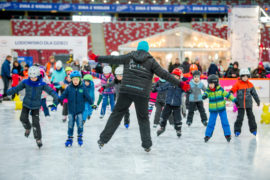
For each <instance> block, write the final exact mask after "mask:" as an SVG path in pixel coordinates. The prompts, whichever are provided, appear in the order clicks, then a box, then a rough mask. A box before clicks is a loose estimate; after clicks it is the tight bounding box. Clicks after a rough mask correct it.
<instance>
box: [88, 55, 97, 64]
mask: <svg viewBox="0 0 270 180" xmlns="http://www.w3.org/2000/svg"><path fill="white" fill-rule="evenodd" d="M89 57H90V59H92V60H94V61H96V62H98V56H97V55H95V54H94V53H92V54H90V56H89Z"/></svg>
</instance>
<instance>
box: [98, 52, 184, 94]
mask: <svg viewBox="0 0 270 180" xmlns="http://www.w3.org/2000/svg"><path fill="white" fill-rule="evenodd" d="M97 60H98V62H101V63H109V64H124V73H123V79H122V86H121V87H120V93H126V94H133V95H137V96H142V97H149V94H150V91H151V88H152V79H153V75H154V74H156V75H157V76H159V77H161V78H162V79H165V80H166V81H169V82H171V83H172V84H173V85H175V86H179V84H180V80H177V79H176V78H174V77H173V76H172V75H171V74H170V73H168V72H167V71H166V70H164V69H163V68H162V67H161V66H160V65H159V64H158V63H157V61H156V60H155V59H154V58H153V57H152V56H151V55H150V54H149V53H148V52H145V51H142V50H138V51H132V52H130V53H128V54H126V55H121V56H98V58H97Z"/></svg>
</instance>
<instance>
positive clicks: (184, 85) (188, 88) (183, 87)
mask: <svg viewBox="0 0 270 180" xmlns="http://www.w3.org/2000/svg"><path fill="white" fill-rule="evenodd" d="M179 87H180V88H182V89H183V90H184V91H185V92H187V91H188V90H190V85H189V84H187V83H186V82H184V81H181V82H180V85H179Z"/></svg>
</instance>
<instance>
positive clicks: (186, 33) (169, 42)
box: [118, 27, 230, 52]
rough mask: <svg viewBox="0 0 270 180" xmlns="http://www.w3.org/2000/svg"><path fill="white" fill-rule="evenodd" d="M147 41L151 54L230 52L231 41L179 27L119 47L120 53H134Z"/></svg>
mask: <svg viewBox="0 0 270 180" xmlns="http://www.w3.org/2000/svg"><path fill="white" fill-rule="evenodd" d="M142 40H144V41H147V42H148V43H149V46H150V51H151V52H158V51H163V52H164V51H170V52H172V51H178V52H179V51H228V50H229V48H230V43H229V41H227V40H225V39H221V38H218V37H216V36H212V35H208V34H205V33H201V32H198V31H194V30H192V29H189V28H186V27H177V28H175V29H171V30H168V31H165V32H162V33H158V34H155V35H153V36H149V37H147V38H143V39H139V40H136V41H132V42H129V43H126V44H123V45H121V46H119V47H118V49H119V51H121V52H123V51H132V50H136V47H137V45H138V43H139V42H140V41H142Z"/></svg>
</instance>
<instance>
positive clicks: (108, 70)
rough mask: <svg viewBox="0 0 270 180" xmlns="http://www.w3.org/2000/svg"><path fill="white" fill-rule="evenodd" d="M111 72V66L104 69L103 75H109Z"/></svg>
mask: <svg viewBox="0 0 270 180" xmlns="http://www.w3.org/2000/svg"><path fill="white" fill-rule="evenodd" d="M111 72H112V68H111V66H104V68H103V73H104V74H109V73H111Z"/></svg>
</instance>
